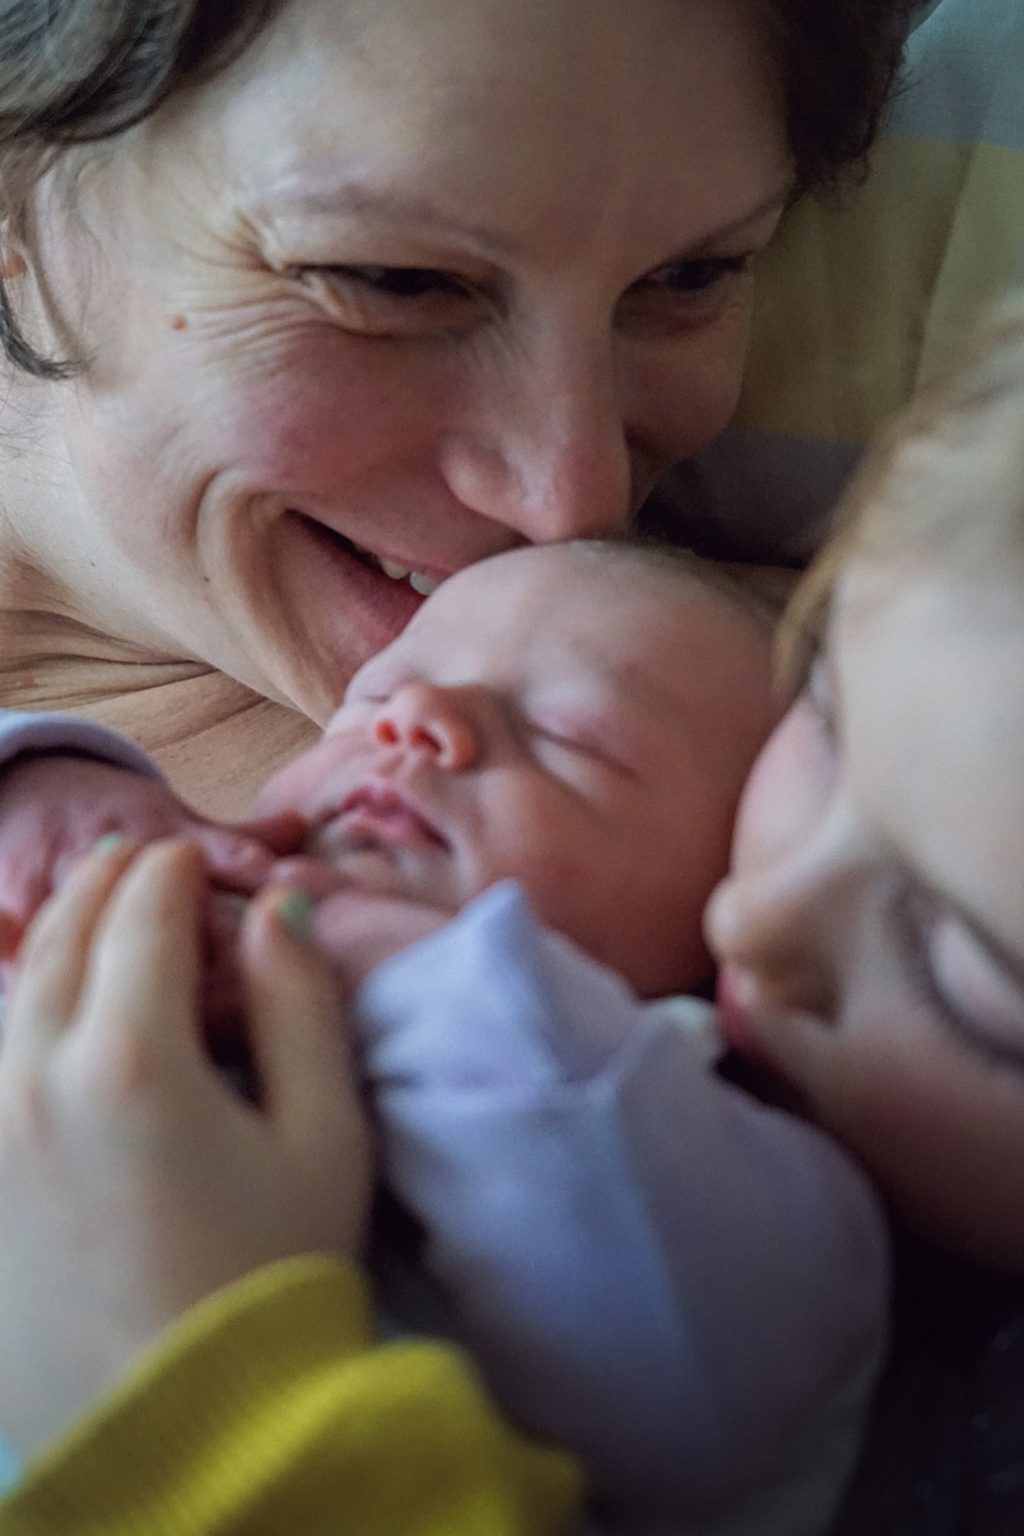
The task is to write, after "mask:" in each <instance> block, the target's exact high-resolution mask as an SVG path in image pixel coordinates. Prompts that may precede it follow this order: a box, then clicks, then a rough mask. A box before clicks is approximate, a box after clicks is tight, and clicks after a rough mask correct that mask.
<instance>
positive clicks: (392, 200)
mask: <svg viewBox="0 0 1024 1536" xmlns="http://www.w3.org/2000/svg"><path fill="white" fill-rule="evenodd" d="M260 213H261V214H262V216H263V217H264V218H267V217H270V218H272V217H273V215H274V214H275V213H300V214H305V215H313V216H314V217H323V218H332V217H338V216H341V217H349V216H351V215H355V216H356V217H363V216H366V215H370V216H372V217H374V218H376V219H378V220H379V221H380V222H381V223H385V224H403V223H407V224H416V225H419V226H420V227H421V228H423V229H427V230H430V231H432V232H436V233H437V234H441V235H454V236H456V237H457V238H460V239H464V240H469V241H471V242H472V243H473V244H475V245H477V246H479V247H480V248H481V249H482V250H486V251H490V252H493V253H494V254H495V255H496V256H503V257H508V256H514V255H516V254H518V252H519V250H520V249H521V244H520V242H519V241H518V240H516V238H515V236H513V235H511V234H505V233H502V232H499V231H496V230H493V229H489V228H486V227H484V226H483V225H481V224H474V223H473V222H472V221H470V220H464V219H459V218H456V217H454V216H452V215H450V214H448V213H446V212H444V211H443V210H442V209H440V208H438V207H437V205H436V204H435V203H433V202H431V200H430V199H429V198H427V197H422V196H420V195H419V194H418V193H415V192H412V191H405V190H403V189H399V188H391V187H386V186H379V185H376V184H374V183H372V182H366V181H362V180H360V179H358V178H355V177H345V178H343V179H340V180H333V179H328V180H323V179H321V180H318V181H314V180H312V179H307V178H305V177H303V178H302V179H301V180H300V178H299V177H298V176H296V177H294V178H293V179H290V180H289V182H288V183H287V184H286V185H279V186H278V187H276V188H274V189H272V190H271V191H268V192H266V193H265V194H264V195H263V197H262V199H261V202H260Z"/></svg>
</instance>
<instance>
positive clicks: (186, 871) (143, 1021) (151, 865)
mask: <svg viewBox="0 0 1024 1536" xmlns="http://www.w3.org/2000/svg"><path fill="white" fill-rule="evenodd" d="M206 889H207V888H206V877H205V866H204V862H203V857H202V854H201V853H200V851H199V849H197V848H196V847H195V845H194V844H192V843H187V842H181V841H174V842H162V843H153V844H151V845H150V846H149V847H147V848H144V849H143V850H142V852H141V853H139V855H138V856H137V858H136V860H135V862H134V864H133V865H132V867H131V868H130V869H129V870H128V872H127V874H126V875H125V876H124V878H123V880H122V881H121V883H120V885H119V886H118V887H117V890H116V891H115V892H114V894H113V896H112V898H111V900H110V902H109V903H108V906H107V909H106V911H105V912H104V913H103V916H102V920H101V921H100V923H99V925H98V927H97V931H96V936H95V940H94V943H93V947H92V954H91V957H90V963H89V967H88V971H87V974H86V977H85V982H84V986H83V991H82V1000H81V1005H80V1009H79V1013H80V1029H79V1037H80V1040H81V1042H82V1045H83V1048H91V1047H96V1048H97V1049H98V1059H99V1057H101V1056H102V1055H103V1053H104V1052H105V1053H107V1059H109V1060H110V1061H111V1063H120V1064H121V1065H122V1066H123V1065H124V1063H125V1062H126V1061H129V1060H130V1061H132V1062H134V1063H135V1065H136V1068H137V1069H138V1070H139V1071H140V1072H144V1071H145V1066H146V1063H147V1062H150V1063H151V1062H154V1061H156V1060H159V1061H161V1062H163V1063H167V1062H169V1061H172V1060H176V1061H178V1062H179V1063H188V1064H190V1065H192V1066H196V1065H199V1064H200V1063H201V1062H202V1059H203V1056H202V1040H201V1021H200V984H201V977H202V931H203V918H204V913H205V902H206Z"/></svg>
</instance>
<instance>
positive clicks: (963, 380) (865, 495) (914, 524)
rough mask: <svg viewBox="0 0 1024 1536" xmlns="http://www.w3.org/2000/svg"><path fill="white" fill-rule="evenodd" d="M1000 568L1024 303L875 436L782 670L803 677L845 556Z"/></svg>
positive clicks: (1019, 510) (1018, 429) (1019, 506)
mask: <svg viewBox="0 0 1024 1536" xmlns="http://www.w3.org/2000/svg"><path fill="white" fill-rule="evenodd" d="M940 547H941V549H942V550H943V552H944V554H946V555H948V557H949V558H950V559H959V560H960V561H970V562H972V563H973V562H978V561H983V560H985V559H990V558H992V556H993V555H995V556H996V557H997V558H999V559H1002V560H1006V559H1010V558H1012V557H1013V556H1014V554H1018V555H1019V553H1020V552H1021V550H1022V549H1024V293H1021V294H1019V295H1016V296H1015V297H1013V298H1012V299H1010V300H1007V301H1005V302H1004V303H1003V304H1001V305H1000V306H999V308H998V309H997V310H996V311H995V312H994V313H993V314H992V315H991V316H990V317H989V319H988V321H987V322H986V323H985V324H984V325H983V326H982V327H981V329H980V330H979V331H978V332H977V333H976V334H975V336H974V337H973V339H972V341H971V343H970V345H969V346H968V347H967V348H966V349H965V350H964V351H963V352H961V353H960V355H959V357H958V358H957V360H956V362H955V364H954V366H953V367H951V368H950V369H949V370H948V371H946V372H944V373H943V374H941V375H940V376H939V377H938V378H936V379H935V380H934V381H932V382H931V383H930V384H928V385H927V386H926V387H925V388H924V389H922V390H921V391H920V392H919V393H918V394H917V395H915V397H914V398H913V400H912V401H911V402H910V404H909V405H908V407H907V408H906V410H905V411H903V412H902V413H901V414H900V415H899V416H897V417H896V419H895V420H894V421H893V422H892V424H891V425H890V426H889V428H888V429H887V430H886V431H885V432H884V433H883V434H882V435H881V437H880V438H879V439H878V442H877V443H876V444H875V446H874V447H873V448H872V449H871V450H870V451H869V453H868V454H867V456H866V457H865V459H864V461H863V463H862V465H861V467H860V469H859V470H858V472H857V473H856V474H855V475H854V477H853V479H852V481H851V482H850V485H849V486H848V488H847V490H846V492H845V494H844V495H843V497H842V499H841V501H840V502H839V505H838V507H837V509H836V520H835V523H834V530H833V533H832V536H831V538H830V539H829V541H828V543H827V544H826V545H825V547H824V549H823V550H822V551H821V553H820V554H819V555H818V556H817V558H816V559H815V560H814V562H813V563H812V565H811V567H810V569H809V570H808V572H807V574H806V575H805V576H804V578H803V580H802V581H801V583H800V585H799V586H798V588H797V590H796V592H795V594H794V596H793V599H792V601H791V603H790V604H789V606H788V608H787V610H786V613H785V615H784V618H783V623H782V628H781V632H780V660H781V664H782V667H783V670H784V672H785V673H786V674H787V675H789V676H792V675H793V673H794V672H797V671H802V670H803V668H804V665H805V662H806V657H807V654H808V652H809V651H811V650H813V649H815V648H816V647H817V644H818V640H819V638H820V635H821V631H822V628H823V625H824V620H825V615H826V613H827V610H828V607H829V603H830V600H831V596H832V591H833V588H834V586H835V581H836V577H837V574H838V572H839V570H840V569H841V567H842V566H843V565H844V563H845V562H846V560H847V559H848V558H849V557H850V555H851V554H854V553H857V554H867V555H874V556H883V557H885V556H888V557H889V558H898V557H900V556H910V557H911V558H913V557H914V556H916V555H920V554H928V553H931V552H933V551H934V550H935V549H936V548H940Z"/></svg>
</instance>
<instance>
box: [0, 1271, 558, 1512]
mask: <svg viewBox="0 0 1024 1536" xmlns="http://www.w3.org/2000/svg"><path fill="white" fill-rule="evenodd" d="M580 1485H581V1479H580V1473H579V1469H578V1467H577V1465H576V1463H575V1462H574V1461H573V1460H572V1458H570V1457H569V1456H568V1455H565V1454H563V1453H562V1452H560V1451H556V1450H554V1449H550V1448H547V1447H544V1446H541V1445H538V1444H536V1443H534V1442H531V1441H528V1440H526V1439H525V1438H523V1437H522V1436H521V1435H519V1434H517V1433H516V1432H515V1431H513V1430H512V1429H511V1428H509V1426H508V1425H506V1424H505V1423H504V1422H503V1420H502V1419H501V1417H500V1416H499V1414H498V1413H497V1411H496V1410H495V1409H494V1408H493V1407H492V1406H491V1405H490V1403H489V1402H488V1399H487V1397H486V1394H485V1392H484V1390H483V1387H482V1385H481V1383H480V1381H479V1380H478V1378H477V1376H476V1374H475V1372H474V1370H473V1367H472V1365H471V1364H470V1363H469V1361H468V1360H467V1359H466V1358H465V1357H464V1356H463V1355H461V1354H460V1353H459V1352H458V1351H456V1350H454V1349H452V1348H449V1347H448V1346H445V1345H441V1344H437V1343H433V1342H430V1341H423V1340H411V1341H400V1342H397V1343H393V1344H386V1345H379V1344H376V1343H375V1342H374V1341H373V1339H372V1335H371V1326H370V1307H369V1301H368V1296H367V1291H366V1288H365V1284H364V1282H363V1280H362V1278H361V1277H360V1275H359V1274H358V1272H357V1271H356V1270H355V1269H353V1268H351V1267H348V1266H343V1265H341V1264H339V1263H337V1262H335V1261H334V1260H333V1259H329V1258H326V1257H323V1258H322V1257H318V1256H311V1257H307V1258H302V1259H289V1260H285V1261H282V1262H280V1263H278V1264H274V1265H270V1266H269V1267H267V1268H265V1269H262V1270H259V1271H257V1272H256V1273H254V1274H252V1275H250V1276H248V1277H246V1279H244V1280H242V1281H240V1282H238V1283H237V1284H236V1285H233V1286H231V1287H229V1288H227V1289H226V1290H224V1291H221V1292H219V1293H217V1294H216V1295H215V1296H212V1297H210V1298H208V1299H207V1300H206V1301H205V1302H203V1303H202V1304H201V1305H200V1306H198V1307H196V1308H194V1309H193V1310H192V1311H191V1312H190V1313H188V1314H187V1315H186V1316H185V1317H184V1318H183V1319H182V1320H181V1321H180V1322H179V1323H178V1324H177V1325H176V1326H175V1327H174V1328H173V1329H172V1330H171V1331H170V1332H169V1334H168V1335H167V1337H166V1339H165V1340H164V1341H163V1342H162V1343H161V1345H160V1346H159V1347H158V1348H157V1349H156V1350H154V1351H153V1353H151V1354H150V1355H148V1356H147V1357H146V1358H145V1359H144V1360H143V1361H141V1362H140V1363H139V1364H138V1365H137V1366H136V1367H135V1369H134V1370H133V1371H132V1372H131V1373H130V1374H129V1375H128V1376H127V1377H126V1378H125V1379H124V1380H123V1381H122V1383H121V1384H120V1386H119V1387H118V1389H117V1390H116V1391H115V1392H114V1393H113V1394H112V1395H111V1396H110V1397H109V1398H107V1399H106V1400H105V1402H104V1403H103V1405H102V1407H100V1408H99V1409H97V1410H96V1411H94V1413H93V1414H92V1415H91V1416H89V1417H88V1418H86V1419H84V1420H82V1421H80V1422H79V1423H78V1424H77V1425H76V1426H75V1428H74V1429H73V1430H72V1431H70V1432H69V1433H68V1434H67V1435H66V1436H65V1437H64V1438H63V1439H62V1440H61V1441H60V1442H58V1443H57V1444H55V1445H54V1446H53V1447H52V1448H51V1449H50V1450H49V1451H48V1452H47V1453H46V1454H45V1455H44V1456H43V1457H42V1458H41V1459H40V1460H39V1461H38V1462H37V1463H36V1464H35V1465H34V1466H33V1467H32V1468H30V1470H29V1472H28V1474H27V1476H26V1478H25V1480H24V1481H23V1482H22V1483H21V1484H20V1486H19V1487H18V1488H17V1489H15V1491H14V1492H13V1493H12V1494H11V1495H10V1496H9V1497H8V1498H7V1499H6V1500H5V1501H4V1502H2V1503H0V1536H67V1533H70V1532H74V1533H75V1536H100V1533H102V1536H122V1533H123V1536H129V1533H131V1536H140V1533H145V1536H220V1533H224V1536H227V1533H228V1532H230V1533H231V1536H243V1533H244V1536H264V1533H265V1536H286V1533H287V1536H291V1533H295V1536H298V1533H301V1536H320V1533H323V1536H328V1533H329V1536H346V1533H349V1532H351V1533H353V1536H356V1533H358V1536H442V1533H443V1536H546V1533H548V1532H552V1533H554V1532H559V1531H564V1530H566V1529H567V1528H568V1527H569V1525H570V1523H571V1520H572V1516H573V1513H574V1510H575V1509H576V1506H577V1502H578V1499H579V1494H580Z"/></svg>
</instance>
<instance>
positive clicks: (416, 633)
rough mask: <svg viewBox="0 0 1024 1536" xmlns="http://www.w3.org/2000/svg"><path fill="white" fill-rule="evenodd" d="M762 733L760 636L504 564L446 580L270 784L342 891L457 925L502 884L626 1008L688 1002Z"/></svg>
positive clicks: (654, 588)
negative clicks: (632, 994) (304, 826)
mask: <svg viewBox="0 0 1024 1536" xmlns="http://www.w3.org/2000/svg"><path fill="white" fill-rule="evenodd" d="M770 725H771V685H770V655H769V642H768V636H767V633H766V630H765V627H764V626H763V625H762V624H761V623H760V622H759V621H758V620H757V619H756V618H754V617H753V616H751V615H750V614H749V613H747V612H746V611H745V610H744V609H742V608H741V607H740V606H738V605H737V604H736V603H734V602H733V601H732V600H731V599H729V598H727V597H725V596H723V595H722V594H720V593H718V592H717V591H715V590H713V589H711V588H710V587H707V586H705V585H704V584H703V583H702V582H701V581H699V580H698V579H696V578H694V577H692V576H689V575H688V574H687V573H685V572H677V571H675V570H664V569H662V568H661V567H660V566H653V565H651V564H650V563H648V562H646V561H642V560H639V559H637V558H635V557H630V556H628V555H625V554H622V553H618V554H605V553H595V552H594V551H591V550H587V549H580V548H574V547H572V546H568V547H548V548H533V549H525V550H519V551H516V552H514V553H512V554H509V555H503V556H499V557H497V558H496V559H493V560H489V561H485V562H483V563H481V564H479V565H475V566H472V567H471V568H469V569H468V570H466V571H464V572H462V573H460V574H459V575H458V576H455V577H453V578H451V579H450V580H449V581H447V582H446V583H445V584H444V586H442V587H441V588H440V589H439V590H438V592H436V593H435V594H434V596H433V597H432V598H431V599H430V600H429V601H428V602H427V603H426V604H425V605H424V606H423V608H422V609H421V610H420V612H419V613H418V614H417V615H416V617H415V618H414V619H413V621H412V623H411V624H410V625H409V627H408V628H407V629H406V630H405V632H404V633H403V634H402V635H401V636H399V638H398V639H397V640H396V641H394V642H393V644H391V645H390V646H388V647H387V649H386V650H384V651H382V652H381V653H380V655H378V656H377V657H375V658H374V659H373V660H372V661H370V662H369V663H367V665H366V666H364V667H363V669H362V670H361V671H360V672H359V673H357V674H356V676H355V677H354V678H353V680H352V683H351V685H350V687H349V690H348V693H347V694H346V697H345V701H344V704H343V705H342V707H341V709H339V711H338V712H337V714H336V715H335V717H334V719H333V720H332V722H331V724H330V726H329V728H328V731H327V734H326V735H325V737H324V739H323V740H322V741H321V742H320V743H319V744H318V745H317V746H316V747H314V748H313V749H312V750H311V751H309V752H307V753H305V754H304V755H303V756H302V757H300V758H298V759H297V760H296V761H295V762H294V763H291V764H290V765H289V766H288V767H287V768H285V769H284V770H283V771H282V772H281V773H280V774H278V775H277V777H276V778H275V779H274V780H273V781H272V782H271V784H269V785H268V786H267V788H266V790H265V791H264V794H263V795H262V796H261V802H260V809H261V810H268V811H269V810H272V809H277V808H280V807H283V806H294V807H295V808H297V809H298V810H299V811H301V812H302V813H303V814H304V815H305V816H306V817H307V818H308V819H309V821H310V827H311V835H310V841H309V844H308V851H309V852H311V853H315V854H318V855H319V856H321V857H323V858H325V859H327V860H329V861H330V862H331V863H332V864H333V865H334V866H335V867H336V868H337V869H338V870H340V872H341V873H342V874H343V875H344V876H345V877H346V878H347V879H348V880H350V881H351V882H352V883H353V885H356V886H358V887H359V888H361V889H364V890H367V891H371V892H374V893H376V894H381V895H398V896H403V897H412V898H414V899H415V900H417V901H421V902H425V903H428V904H429V905H431V906H433V907H435V908H439V909H442V910H443V911H445V912H449V913H454V912H455V911H457V910H459V909H460V908H461V907H462V906H463V905H464V904H465V903H466V902H467V901H469V900H470V899H471V898H472V897H473V896H475V895H477V894H478V893H479V892H480V891H482V890H484V889H485V888H486V887H487V886H489V885H491V884H493V883H494V882H495V881H496V880H500V879H503V878H505V877H509V876H511V877H514V878H516V879H517V880H519V881H520V882H521V884H522V885H523V886H524V888H525V889H526V891H527V892H528V894H529V896H530V898H531V900H532V902H533V904H534V907H535V909H536V910H537V912H538V914H539V915H540V917H541V918H542V919H543V920H544V921H545V922H546V923H547V924H549V925H550V926H551V927H552V928H554V929H556V930H558V931H559V932H561V933H564V934H566V935H567V936H568V937H570V938H572V939H573V940H575V942H576V943H578V944H579V945H580V946H581V947H582V948H583V949H585V950H587V951H588V952H589V953H590V954H592V955H593V956H595V957H596V958H597V959H599V960H601V961H602V962H604V963H605V964H608V965H610V966H612V967H614V968H615V969H616V970H618V971H620V972H621V973H622V974H623V975H625V976H626V977H627V978H628V979H629V980H630V981H631V982H632V983H633V985H634V986H635V987H636V988H637V989H638V990H639V991H640V992H641V993H643V994H645V995H656V994H658V993H662V992H668V991H673V990H680V989H683V988H686V987H692V986H694V985H696V984H698V983H699V982H700V981H701V980H703V979H705V978H706V976H707V974H708V971H709V961H708V956H707V952H706V950H705V948H704V944H703V940H702V937H701V926H700V919H701V913H702V910H703V906H704V903H705V900H706V898H707V895H708V893H709V891H710V890H711V888H712V887H713V885H714V883H715V881H716V880H717V879H718V878H719V876H720V875H721V873H722V872H723V870H724V868H725V863H726V860H727V857H728V848H729V841H730V836H731V828H732V821H733V815H734V811H735V806H736V802H737V799H738V796H739V792H740V789H741V787H742V784H743V780H744V778H745V776H746V773H747V770H748V768H749V766H750V763H751V761H752V759H753V756H754V754H755V753H756V751H757V748H758V746H759V744H760V742H761V741H762V740H763V739H764V737H765V735H766V734H767V732H768V730H769V729H770Z"/></svg>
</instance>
